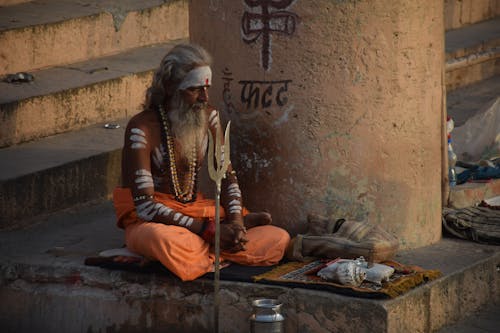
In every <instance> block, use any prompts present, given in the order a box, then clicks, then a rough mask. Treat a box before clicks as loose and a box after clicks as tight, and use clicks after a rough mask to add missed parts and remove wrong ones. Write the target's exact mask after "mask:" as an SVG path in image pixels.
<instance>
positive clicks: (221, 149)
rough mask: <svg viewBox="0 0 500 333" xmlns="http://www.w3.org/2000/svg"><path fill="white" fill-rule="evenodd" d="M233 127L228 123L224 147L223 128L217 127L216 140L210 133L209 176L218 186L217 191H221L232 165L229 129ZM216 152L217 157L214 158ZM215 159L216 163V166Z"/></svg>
mask: <svg viewBox="0 0 500 333" xmlns="http://www.w3.org/2000/svg"><path fill="white" fill-rule="evenodd" d="M230 127H231V122H228V124H227V126H226V131H225V132H224V145H222V144H221V142H220V141H221V137H222V135H221V128H220V126H218V127H217V133H216V138H215V144H214V138H213V136H212V132H210V131H208V135H209V136H208V174H209V175H210V178H211V179H212V180H213V181H214V182H215V183H216V184H217V189H218V190H219V191H220V186H221V182H222V179H224V178H225V176H226V171H227V168H228V166H229V164H231V160H230V157H229V156H230V155H229V153H230V151H229V129H230ZM214 150H215V156H214ZM214 158H215V163H216V165H214Z"/></svg>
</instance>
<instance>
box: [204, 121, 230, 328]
mask: <svg viewBox="0 0 500 333" xmlns="http://www.w3.org/2000/svg"><path fill="white" fill-rule="evenodd" d="M230 126H231V122H229V123H228V124H227V127H226V131H225V133H224V145H221V142H220V141H221V129H220V126H218V127H217V133H216V137H215V148H214V138H213V137H212V133H211V132H210V131H208V134H209V142H208V173H209V175H210V178H211V179H212V180H213V181H214V182H215V185H216V190H215V274H214V331H215V332H219V306H220V297H219V284H220V192H221V183H222V179H223V178H224V177H225V175H226V171H227V168H228V166H229V164H231V162H230V159H229V156H230V155H229V153H230V151H229V129H230ZM214 150H215V156H214ZM214 159H215V162H216V165H214Z"/></svg>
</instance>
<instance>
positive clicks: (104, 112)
mask: <svg viewBox="0 0 500 333" xmlns="http://www.w3.org/2000/svg"><path fill="white" fill-rule="evenodd" d="M181 41H184V40H179V41H176V42H173V43H167V44H159V45H156V46H150V47H144V48H140V49H134V50H131V51H127V52H125V53H122V54H119V55H115V56H110V57H105V58H101V59H97V60H93V61H87V62H83V63H78V64H73V65H71V66H65V67H57V68H52V69H48V70H43V71H39V72H36V73H34V75H35V81H34V82H33V83H28V84H19V85H14V84H8V83H5V82H0V91H2V95H1V96H0V114H1V118H0V119H1V121H0V147H5V146H9V145H12V144H18V143H21V142H26V141H30V140H34V139H37V138H40V137H45V136H49V135H53V134H57V133H62V132H66V131H71V130H76V129H80V128H83V127H85V126H89V125H92V124H95V123H98V122H104V121H107V120H113V119H118V118H125V117H129V116H131V115H134V114H135V113H137V112H138V111H140V108H141V105H142V103H144V99H145V91H146V88H147V87H148V86H149V85H150V84H151V76H152V73H153V70H154V69H155V68H157V67H158V66H159V64H160V62H161V59H162V58H163V56H164V55H165V54H166V53H167V52H168V50H170V49H171V48H172V47H173V46H174V45H175V44H176V43H179V42H181Z"/></svg>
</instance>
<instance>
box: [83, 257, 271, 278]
mask: <svg viewBox="0 0 500 333" xmlns="http://www.w3.org/2000/svg"><path fill="white" fill-rule="evenodd" d="M85 265H88V266H98V267H101V268H106V269H112V270H123V271H129V272H138V273H148V274H151V273H155V274H162V275H168V276H172V277H175V278H177V276H175V274H173V273H172V272H170V271H169V270H168V269H167V268H165V266H163V265H162V264H160V263H159V262H151V263H149V264H147V265H145V266H141V265H140V264H138V263H119V262H114V261H113V258H112V257H107V258H106V257H89V258H86V259H85ZM276 266H277V265H274V266H242V265H238V264H233V263H231V264H230V265H229V266H227V267H224V268H222V269H221V270H220V279H221V280H225V281H238V282H251V283H253V282H255V281H254V280H253V277H254V276H256V275H260V274H264V273H266V272H269V271H270V270H272V269H274V268H275V267H276ZM213 278H214V273H213V272H209V273H206V274H205V275H202V276H201V277H199V279H212V280H213Z"/></svg>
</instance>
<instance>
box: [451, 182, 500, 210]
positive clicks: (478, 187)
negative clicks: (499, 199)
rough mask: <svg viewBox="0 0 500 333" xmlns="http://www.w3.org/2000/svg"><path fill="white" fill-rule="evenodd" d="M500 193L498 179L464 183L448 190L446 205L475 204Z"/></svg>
mask: <svg viewBox="0 0 500 333" xmlns="http://www.w3.org/2000/svg"><path fill="white" fill-rule="evenodd" d="M498 195H500V179H493V180H491V181H490V182H487V183H465V184H462V185H458V186H456V187H454V188H452V189H451V190H450V197H449V201H448V207H451V208H457V209H460V208H465V207H471V206H475V205H477V204H478V203H480V202H481V201H483V200H484V199H489V198H492V197H496V196H498Z"/></svg>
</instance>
